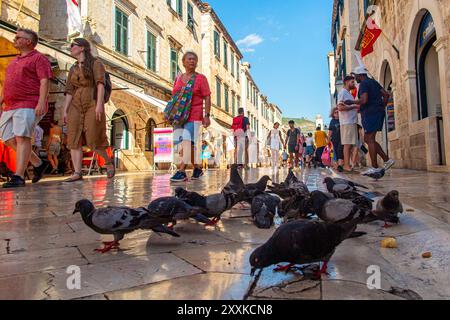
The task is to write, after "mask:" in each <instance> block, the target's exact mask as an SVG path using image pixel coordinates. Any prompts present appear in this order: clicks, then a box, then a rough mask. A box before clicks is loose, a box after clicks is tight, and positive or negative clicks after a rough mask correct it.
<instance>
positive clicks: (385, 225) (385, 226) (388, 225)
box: [383, 222, 393, 229]
mask: <svg viewBox="0 0 450 320" xmlns="http://www.w3.org/2000/svg"><path fill="white" fill-rule="evenodd" d="M392 227H393V225H390V224H388V223H387V222H385V223H384V226H383V228H385V229H389V228H392Z"/></svg>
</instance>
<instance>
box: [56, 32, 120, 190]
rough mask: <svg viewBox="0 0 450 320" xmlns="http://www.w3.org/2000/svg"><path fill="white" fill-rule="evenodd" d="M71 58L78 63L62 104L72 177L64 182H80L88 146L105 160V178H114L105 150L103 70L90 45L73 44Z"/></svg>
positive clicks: (83, 42) (113, 168)
mask: <svg viewBox="0 0 450 320" xmlns="http://www.w3.org/2000/svg"><path fill="white" fill-rule="evenodd" d="M70 54H71V55H72V56H73V57H74V58H76V59H77V61H76V62H75V64H74V65H73V66H72V68H71V69H70V72H69V76H68V79H67V84H66V100H65V103H64V121H65V123H66V124H67V146H68V148H69V149H70V153H71V157H72V162H73V167H74V173H73V175H72V176H71V177H70V178H69V179H67V180H66V182H74V181H78V180H82V179H83V176H82V173H81V166H82V161H83V151H82V147H83V146H87V147H89V149H91V150H93V151H95V152H96V153H97V154H98V155H99V156H101V157H102V158H104V159H105V160H106V165H107V176H108V178H113V177H114V175H115V167H114V164H113V160H112V159H111V158H110V157H109V156H108V154H107V152H106V148H107V147H108V145H109V144H108V139H107V136H106V115H105V100H104V97H105V67H104V66H103V64H102V62H101V61H100V60H99V59H96V58H94V57H93V56H92V54H91V46H90V44H89V42H88V41H87V40H85V39H83V38H77V39H75V40H73V42H72V44H71V48H70Z"/></svg>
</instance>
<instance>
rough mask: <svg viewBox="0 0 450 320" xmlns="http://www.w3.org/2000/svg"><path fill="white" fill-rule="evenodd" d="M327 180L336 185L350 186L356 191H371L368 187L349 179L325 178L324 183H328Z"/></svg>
mask: <svg viewBox="0 0 450 320" xmlns="http://www.w3.org/2000/svg"><path fill="white" fill-rule="evenodd" d="M327 180H333V181H334V182H335V183H336V184H345V185H348V186H350V187H352V188H354V190H357V188H363V189H369V188H368V187H366V186H364V185H362V184H359V183H357V182H354V181H351V180H347V179H342V178H331V177H327V178H325V180H324V183H326V181H327Z"/></svg>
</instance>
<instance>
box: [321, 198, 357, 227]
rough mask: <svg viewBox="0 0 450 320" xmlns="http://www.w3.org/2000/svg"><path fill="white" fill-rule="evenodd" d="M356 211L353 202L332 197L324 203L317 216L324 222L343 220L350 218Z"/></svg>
mask: <svg viewBox="0 0 450 320" xmlns="http://www.w3.org/2000/svg"><path fill="white" fill-rule="evenodd" d="M356 211H357V207H356V206H355V204H353V202H351V201H349V200H345V199H333V200H330V201H328V202H326V203H325V205H324V206H323V209H322V212H321V213H320V215H319V218H320V219H322V220H324V221H326V222H332V223H336V222H344V221H348V220H351V219H352V218H353V215H354V214H355V212H356Z"/></svg>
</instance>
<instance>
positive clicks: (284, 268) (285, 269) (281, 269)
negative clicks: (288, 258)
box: [273, 263, 295, 272]
mask: <svg viewBox="0 0 450 320" xmlns="http://www.w3.org/2000/svg"><path fill="white" fill-rule="evenodd" d="M293 266H295V264H294V263H290V264H288V265H285V266H282V265H277V267H276V268H275V269H273V271H275V272H288V271H289V270H291V269H292V267H293Z"/></svg>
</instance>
